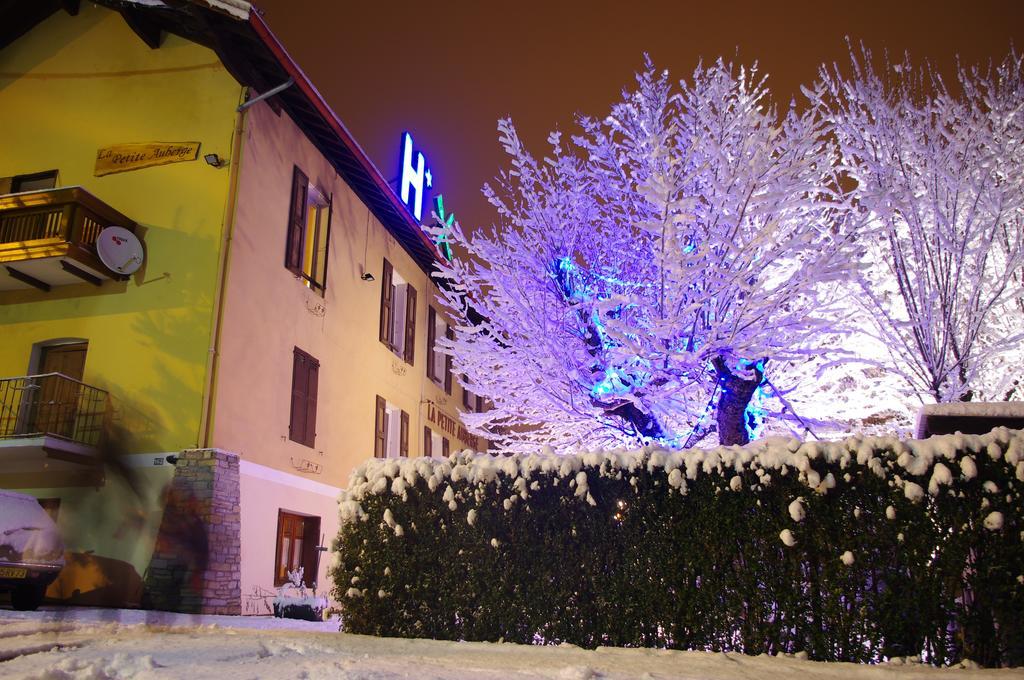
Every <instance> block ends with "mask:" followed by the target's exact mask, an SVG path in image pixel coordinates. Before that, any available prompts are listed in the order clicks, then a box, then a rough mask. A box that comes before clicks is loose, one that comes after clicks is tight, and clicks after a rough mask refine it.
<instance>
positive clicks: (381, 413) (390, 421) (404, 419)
mask: <svg viewBox="0 0 1024 680" xmlns="http://www.w3.org/2000/svg"><path fill="white" fill-rule="evenodd" d="M373 429H374V438H373V455H374V457H375V458H408V457H409V414H408V413H406V412H405V411H403V410H402V409H400V408H398V407H397V406H395V405H394V404H392V403H391V402H389V401H387V400H386V399H384V397H381V396H378V397H377V405H376V408H375V410H374V428H373Z"/></svg>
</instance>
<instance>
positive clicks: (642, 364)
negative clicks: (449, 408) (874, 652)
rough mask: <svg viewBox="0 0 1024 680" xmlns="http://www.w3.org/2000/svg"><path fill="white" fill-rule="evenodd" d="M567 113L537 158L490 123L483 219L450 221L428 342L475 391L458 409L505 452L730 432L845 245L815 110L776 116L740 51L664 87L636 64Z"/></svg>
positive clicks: (838, 272) (826, 286)
mask: <svg viewBox="0 0 1024 680" xmlns="http://www.w3.org/2000/svg"><path fill="white" fill-rule="evenodd" d="M578 122H579V126H580V132H579V134H578V135H575V136H573V137H572V139H571V143H570V144H568V145H567V144H565V143H564V142H563V139H562V135H561V134H560V133H557V132H556V133H552V134H551V135H550V136H549V138H548V142H549V143H550V145H551V148H550V152H549V154H548V156H547V157H545V158H543V159H537V158H535V157H534V156H533V155H531V154H530V153H529V152H528V151H527V150H526V148H525V147H524V145H523V143H522V141H521V140H520V138H519V137H518V135H517V134H516V130H515V128H514V127H513V125H512V123H511V122H510V121H507V120H505V121H501V122H500V124H499V126H498V129H499V132H500V141H501V143H502V145H503V146H504V148H505V150H506V152H507V153H508V155H509V159H510V164H511V167H510V169H509V170H507V171H505V172H503V173H502V174H500V175H499V177H498V178H497V179H496V181H495V183H494V184H493V185H488V186H486V187H485V189H484V191H485V194H486V196H487V197H488V199H489V200H490V202H491V203H492V204H493V205H494V207H495V208H496V209H497V212H498V218H499V219H498V222H497V223H496V224H495V225H494V226H493V227H492V228H491V229H490V230H483V229H481V230H476V231H473V232H467V231H463V229H462V228H461V227H460V226H459V225H458V224H455V225H453V228H452V232H451V235H450V236H451V238H452V240H454V242H455V243H456V244H457V245H458V247H457V248H456V251H457V252H461V253H462V256H460V257H457V258H456V259H455V260H453V261H452V262H451V263H450V264H447V265H445V266H443V270H442V272H441V276H442V277H445V278H447V279H448V280H449V283H450V285H449V286H448V288H447V291H446V292H445V293H443V295H444V302H445V304H446V305H447V306H448V307H449V309H450V310H451V312H452V313H453V314H454V315H455V317H456V318H458V319H460V320H461V321H460V323H459V324H458V326H457V328H456V330H455V338H454V340H451V341H449V342H448V343H447V347H448V350H449V351H450V352H451V353H452V354H453V355H454V362H455V366H456V368H457V370H458V372H460V373H461V374H463V375H464V376H465V378H466V379H467V380H468V384H469V385H470V386H471V388H472V389H473V391H475V392H477V393H479V394H482V395H483V396H485V397H486V398H487V399H488V400H489V401H490V402H491V404H492V405H493V408H492V409H490V410H488V411H487V412H485V413H478V414H467V415H466V416H465V421H466V425H467V426H468V427H469V428H470V429H471V430H472V431H473V432H474V433H476V434H479V435H481V436H485V437H487V438H488V439H490V440H491V441H493V442H495V443H496V445H497V448H498V449H499V450H506V451H515V450H529V449H534V450H535V449H536V448H537V447H538V446H539V445H540V444H544V443H550V444H552V445H554V446H569V447H598V446H605V447H608V446H619V445H636V444H639V443H646V442H651V441H657V442H660V443H664V444H668V445H672V446H689V445H693V444H694V443H696V442H697V441H700V440H701V439H703V438H704V437H705V436H706V435H707V434H708V433H710V432H713V431H715V430H717V432H718V435H719V439H720V440H721V441H722V442H724V443H727V444H731V443H744V442H746V441H747V436H748V435H747V431H746V427H745V425H746V424H747V422H746V421H747V420H748V419H749V417H750V416H751V414H750V413H749V412H748V411H747V406H748V404H749V402H750V400H751V397H752V395H753V394H754V393H755V391H756V390H758V389H763V388H764V385H765V384H766V382H765V381H766V380H767V378H766V376H767V374H768V373H770V372H771V367H772V366H773V365H775V363H773V362H778V365H781V363H782V362H783V361H787V362H788V361H803V360H805V359H806V358H807V357H808V356H811V355H816V354H818V353H819V352H821V351H824V350H823V349H822V348H821V347H819V346H818V345H817V344H816V340H817V339H818V338H819V337H820V334H821V331H822V330H823V329H824V328H826V327H832V326H834V319H833V318H832V312H833V311H834V310H835V308H836V304H835V303H836V298H837V296H838V292H837V287H836V285H835V284H836V282H837V281H839V280H841V279H843V278H844V277H847V276H848V275H849V273H850V267H851V265H850V263H851V262H852V261H853V259H854V258H853V257H852V256H851V254H850V249H849V248H850V246H849V237H848V236H847V234H846V230H845V229H844V228H843V226H844V225H843V224H842V222H841V221H842V219H844V213H843V212H842V211H837V210H836V205H837V201H838V200H839V198H840V197H838V196H837V195H836V193H835V189H834V188H835V187H836V186H838V185H837V183H836V179H837V178H836V176H835V175H834V172H835V171H834V166H835V160H836V159H835V157H834V154H833V149H832V146H831V144H832V143H831V142H830V141H828V139H827V137H826V136H825V135H824V134H823V127H822V121H821V119H820V117H818V116H817V114H815V113H814V112H811V113H806V114H800V113H797V112H796V111H795V110H793V109H792V108H791V109H790V110H788V111H787V112H786V113H785V114H781V115H780V114H779V113H778V112H777V111H776V109H775V107H774V106H773V105H771V104H770V102H769V101H768V90H767V88H766V87H765V85H764V79H763V78H762V77H760V76H759V75H758V73H757V70H756V67H755V68H754V69H744V68H742V67H735V66H733V65H732V64H726V63H722V62H721V61H719V62H718V63H715V64H713V65H711V66H703V65H702V66H699V67H698V68H697V69H696V71H695V72H694V74H693V77H692V79H691V81H689V82H685V81H684V82H682V83H681V84H680V86H679V88H678V89H676V90H674V91H673V86H672V84H671V82H670V80H669V77H668V74H667V73H666V72H658V71H656V70H655V69H654V67H653V66H652V65H651V64H650V63H649V62H648V63H647V65H646V68H645V69H644V70H643V72H641V73H640V74H638V75H637V87H636V89H635V90H633V91H630V92H624V93H623V99H622V101H620V102H619V103H618V104H616V105H614V106H613V107H612V109H611V112H610V115H608V116H606V117H603V118H601V119H591V118H581V119H580V120H579V121H578ZM471 309H472V310H473V311H472V312H471V311H470V310H471ZM773 380H776V381H779V380H781V381H782V382H784V381H785V376H774V377H773ZM715 421H717V422H715Z"/></svg>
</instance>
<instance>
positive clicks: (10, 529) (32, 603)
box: [0, 489, 64, 610]
mask: <svg viewBox="0 0 1024 680" xmlns="http://www.w3.org/2000/svg"><path fill="white" fill-rule="evenodd" d="M63 566H64V542H63V541H62V540H61V537H60V532H59V531H58V530H57V525H56V524H54V523H53V520H52V519H50V515H48V514H47V513H46V511H45V510H43V508H42V507H41V506H40V505H39V502H38V501H36V499H35V498H33V497H32V496H26V495H25V494H22V493H16V492H14V491H4V490H2V489H0V592H4V591H9V592H10V593H11V606H13V607H14V608H15V609H21V610H29V609H37V608H38V607H39V605H40V604H41V603H42V601H43V594H44V593H45V592H46V587H47V586H48V585H50V583H52V582H53V580H54V579H55V578H57V574H58V573H59V572H60V570H61V568H62V567H63Z"/></svg>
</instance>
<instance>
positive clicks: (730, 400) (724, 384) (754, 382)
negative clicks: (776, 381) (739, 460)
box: [712, 357, 764, 446]
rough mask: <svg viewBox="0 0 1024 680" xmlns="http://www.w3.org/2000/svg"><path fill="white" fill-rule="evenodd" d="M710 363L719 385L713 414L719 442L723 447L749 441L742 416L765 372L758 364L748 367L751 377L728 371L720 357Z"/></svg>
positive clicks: (743, 416) (744, 415) (744, 414)
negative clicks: (712, 365) (751, 370)
mask: <svg viewBox="0 0 1024 680" xmlns="http://www.w3.org/2000/svg"><path fill="white" fill-rule="evenodd" d="M712 363H713V364H714V366H715V372H716V373H717V374H718V385H719V387H721V392H720V394H719V396H718V408H717V414H716V416H717V420H718V441H719V442H720V443H721V444H722V445H723V446H731V445H732V444H740V445H743V444H748V443H750V437H749V435H748V434H747V428H746V423H745V422H744V418H745V417H746V411H747V406H748V405H750V400H751V398H752V397H753V396H754V392H756V391H757V388H758V386H760V384H761V381H762V380H763V379H764V371H763V370H762V369H761V368H759V367H758V366H757V365H754V366H751V368H752V369H753V370H754V377H753V378H744V377H742V376H738V375H736V374H735V373H733V372H732V371H731V370H729V366H728V365H727V364H726V363H725V359H723V358H722V357H715V360H714V362H712ZM762 365H763V362H762Z"/></svg>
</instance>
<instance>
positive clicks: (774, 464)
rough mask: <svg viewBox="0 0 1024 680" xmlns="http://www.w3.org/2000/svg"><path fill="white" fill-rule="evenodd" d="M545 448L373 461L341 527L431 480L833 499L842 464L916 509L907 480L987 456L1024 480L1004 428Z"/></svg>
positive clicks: (1021, 436)
mask: <svg viewBox="0 0 1024 680" xmlns="http://www.w3.org/2000/svg"><path fill="white" fill-rule="evenodd" d="M545 449H546V451H545V452H543V453H537V454H522V455H514V456H493V455H488V454H484V453H480V454H477V453H473V452H471V451H468V450H467V451H463V452H461V453H457V454H456V455H455V456H453V457H452V458H449V459H443V458H398V459H395V458H389V459H371V460H369V461H367V462H365V463H363V464H362V465H361V466H360V467H358V468H356V470H355V471H354V472H353V473H352V477H351V479H350V480H349V488H348V491H346V492H343V493H342V496H341V498H340V499H339V502H340V512H341V519H342V522H345V521H348V520H351V519H354V518H357V517H361V516H362V515H363V510H362V507H361V506H360V501H362V500H364V499H366V498H368V497H370V496H377V495H383V494H387V493H390V494H393V495H395V496H399V497H401V498H402V499H405V498H406V497H407V489H408V488H409V487H411V486H414V485H415V484H416V482H417V481H418V480H425V482H426V484H427V488H428V489H429V490H430V491H431V492H438V493H443V494H444V497H443V499H444V500H445V501H447V502H449V503H454V496H453V494H452V493H451V487H450V483H451V482H460V481H465V482H468V483H469V484H475V485H478V486H481V487H482V486H486V485H488V484H491V483H495V482H496V481H497V480H498V478H499V475H500V476H501V477H503V478H505V480H507V481H509V482H510V483H511V486H512V488H513V489H514V490H515V492H516V494H517V495H519V496H521V497H522V498H523V499H526V498H527V497H528V496H529V491H530V490H536V489H538V488H539V486H538V484H539V483H542V479H543V480H548V479H555V480H561V479H564V478H570V482H569V483H570V484H571V485H572V486H574V487H575V489H576V491H575V495H576V496H577V497H578V498H580V499H582V500H586V501H587V502H589V503H593V502H594V501H593V499H592V498H591V497H590V494H589V492H588V490H587V473H591V474H599V475H602V476H609V477H618V476H621V475H622V473H623V472H627V473H628V472H633V471H635V470H637V468H639V467H640V466H646V467H647V469H648V470H649V471H651V472H654V471H656V470H659V469H660V470H662V471H663V472H664V473H665V474H666V475H667V477H668V483H669V485H670V486H672V487H673V488H675V489H677V490H678V491H679V492H680V493H686V482H687V480H694V479H696V478H697V476H698V475H700V474H714V475H719V476H722V477H724V478H725V479H726V480H728V481H729V483H730V487H731V488H733V489H734V490H737V489H738V488H741V485H740V484H733V483H732V478H733V477H735V476H737V475H739V474H741V473H743V472H745V471H752V472H754V473H756V475H757V477H758V478H759V479H760V480H761V482H762V483H763V484H765V485H767V484H770V481H771V473H772V472H773V471H780V472H781V473H782V474H786V473H787V472H788V469H792V470H795V471H796V472H797V474H798V477H799V479H800V480H801V481H802V482H804V483H805V484H806V485H807V486H808V487H809V488H810V489H812V490H813V491H815V492H817V493H827V492H828V490H829V489H831V488H832V487H834V486H835V483H836V480H835V479H834V477H833V476H832V474H831V473H828V474H826V475H825V477H824V478H822V477H821V475H820V473H819V472H817V471H816V470H814V469H813V467H812V466H811V461H813V460H817V459H823V460H824V461H826V462H828V463H836V464H838V465H839V466H840V468H843V469H845V468H846V467H848V466H849V465H850V464H851V463H856V464H857V465H858V466H861V467H864V468H867V469H868V470H870V471H871V472H873V473H875V474H876V475H878V476H879V477H883V478H891V480H892V482H893V483H894V484H896V485H897V486H900V487H902V489H903V493H904V495H905V496H906V497H907V498H908V499H910V500H911V501H917V500H920V499H921V498H922V497H923V496H924V494H925V489H924V488H923V487H922V486H921V485H920V484H918V483H916V482H914V481H912V480H911V479H909V478H904V476H908V477H910V476H912V477H917V478H919V479H921V478H923V479H924V480H925V483H926V484H927V492H928V493H931V494H932V495H937V494H938V493H939V491H940V489H941V487H943V486H948V485H950V484H952V482H953V472H951V470H956V471H957V473H958V476H963V477H964V478H965V479H970V478H972V477H973V476H974V475H976V474H977V468H976V464H975V462H974V458H975V457H977V456H981V455H987V456H989V457H990V458H992V459H993V460H1000V459H1003V460H1004V461H1005V463H1006V464H1007V465H1009V466H1010V467H1011V469H1014V470H1015V474H1016V476H1017V478H1018V479H1020V480H1021V481H1024V431H1020V430H1009V429H1007V428H1005V427H1000V428H996V429H995V430H993V431H992V432H990V433H988V434H984V435H964V434H952V435H942V436H936V437H931V438H929V439H925V440H906V441H904V440H899V439H896V438H893V437H851V438H849V439H845V440H843V441H837V442H801V441H799V440H797V439H793V438H783V437H773V438H769V439H764V440H760V441H756V442H754V443H751V444H748V445H746V446H729V447H717V448H713V449H687V450H683V451H672V450H667V449H662V448H657V447H647V448H644V449H638V450H634V451H624V450H612V451H587V452H582V453H576V454H569V455H558V454H555V453H554V452H553V451H551V450H550V448H548V447H545ZM958 457H959V460H957V458H958ZM943 461H952V462H951V463H949V464H947V463H945V462H943ZM542 476H543V478H542Z"/></svg>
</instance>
